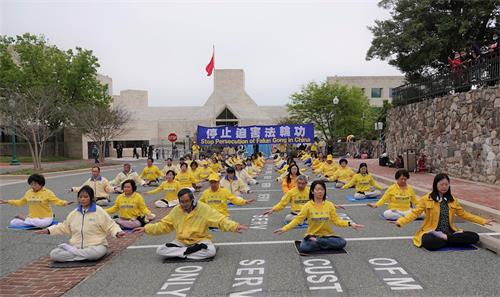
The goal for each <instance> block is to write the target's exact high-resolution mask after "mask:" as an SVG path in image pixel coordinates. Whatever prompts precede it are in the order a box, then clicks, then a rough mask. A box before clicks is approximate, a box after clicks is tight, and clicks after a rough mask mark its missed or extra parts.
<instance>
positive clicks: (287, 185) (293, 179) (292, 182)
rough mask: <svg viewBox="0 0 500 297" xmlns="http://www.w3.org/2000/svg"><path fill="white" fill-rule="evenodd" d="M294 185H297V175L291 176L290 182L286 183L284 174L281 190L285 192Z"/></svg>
mask: <svg viewBox="0 0 500 297" xmlns="http://www.w3.org/2000/svg"><path fill="white" fill-rule="evenodd" d="M295 186H297V177H296V176H291V177H290V183H288V179H287V176H286V175H285V177H284V178H283V182H282V183H281V190H283V193H284V194H286V193H287V192H288V191H290V190H291V189H293V188H295Z"/></svg>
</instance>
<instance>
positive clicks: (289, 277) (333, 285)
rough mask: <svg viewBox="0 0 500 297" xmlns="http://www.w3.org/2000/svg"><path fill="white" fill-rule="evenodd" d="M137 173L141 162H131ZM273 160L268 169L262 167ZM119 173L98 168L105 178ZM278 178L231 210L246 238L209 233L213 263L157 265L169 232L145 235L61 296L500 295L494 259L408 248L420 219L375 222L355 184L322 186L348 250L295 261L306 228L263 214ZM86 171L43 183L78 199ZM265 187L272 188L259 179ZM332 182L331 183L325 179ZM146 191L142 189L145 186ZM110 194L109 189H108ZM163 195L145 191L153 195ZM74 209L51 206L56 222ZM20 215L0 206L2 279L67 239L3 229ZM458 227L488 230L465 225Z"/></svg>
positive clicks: (267, 175)
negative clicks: (343, 222) (340, 218)
mask: <svg viewBox="0 0 500 297" xmlns="http://www.w3.org/2000/svg"><path fill="white" fill-rule="evenodd" d="M137 166H138V167H137V168H136V170H140V169H142V166H143V164H137ZM267 166H270V165H267ZM117 172H118V170H110V171H105V172H103V175H104V176H105V177H108V178H112V177H114V175H115V174H116V173H117ZM275 176H276V174H275V173H274V171H272V170H267V169H265V170H264V171H263V174H262V175H261V176H260V177H259V180H260V184H258V185H255V186H253V187H252V189H253V190H255V191H254V193H252V194H250V195H249V196H251V197H255V198H257V199H258V200H259V201H257V202H255V203H253V204H251V205H248V206H244V207H233V208H230V213H231V218H232V219H234V220H236V221H239V222H241V223H245V224H249V225H250V226H251V229H250V230H249V231H247V232H245V233H244V234H236V233H221V232H214V233H213V235H214V241H215V243H216V246H217V256H216V258H215V259H214V260H213V261H211V262H189V263H169V264H164V263H162V260H161V258H160V257H159V256H157V255H156V253H155V247H156V246H158V245H161V244H164V243H165V242H166V241H169V240H171V239H173V238H174V234H169V235H164V236H142V237H141V238H140V239H139V240H138V241H136V242H135V244H134V245H133V246H131V247H129V248H128V249H126V250H124V251H123V252H122V253H121V254H119V255H116V256H114V257H113V259H112V260H111V261H109V262H108V264H106V265H105V266H104V267H103V268H102V269H100V270H99V271H97V272H96V273H95V274H94V275H92V276H90V277H89V278H87V279H86V280H85V281H83V282H81V283H80V284H79V285H77V286H76V287H74V288H73V289H72V290H70V291H68V292H67V293H66V295H67V296H151V295H160V296H161V295H164V296H229V295H232V296H400V295H404V296H500V274H498V268H499V267H500V265H499V264H500V261H499V259H500V258H499V257H498V256H496V255H495V254H494V253H492V252H490V251H487V250H483V249H479V250H476V251H454V252H429V251H426V250H424V249H419V248H416V247H414V246H413V244H412V242H411V236H413V234H414V232H415V231H416V230H417V228H418V226H419V224H420V223H421V222H420V221H415V222H413V223H411V224H410V225H408V226H406V227H405V228H396V227H395V226H393V225H391V224H389V223H387V222H386V221H384V220H382V219H380V218H379V214H380V213H382V212H383V211H384V209H383V208H379V209H371V208H369V207H367V206H365V205H364V203H352V202H348V201H347V200H345V198H344V197H345V195H346V194H349V193H351V194H352V192H353V190H346V191H340V190H333V189H329V190H328V196H329V199H330V200H332V201H334V202H335V203H336V204H341V205H345V208H346V210H339V212H342V213H345V214H346V215H347V216H348V217H349V218H351V219H352V220H353V221H355V222H356V223H359V224H363V225H365V228H364V229H362V230H360V231H355V230H352V229H351V228H338V227H334V231H335V232H336V233H337V234H338V235H339V236H342V237H344V238H346V239H347V247H346V250H347V252H348V253H347V254H336V255H321V256H314V257H301V256H299V255H298V254H297V252H296V250H295V247H294V245H293V243H292V242H293V240H299V239H300V238H302V237H303V234H304V232H305V229H294V230H292V231H290V232H288V233H285V234H283V235H274V234H272V231H273V230H274V229H277V228H279V227H280V226H282V225H283V218H284V216H285V215H286V214H287V212H288V211H289V210H288V209H285V210H283V211H281V212H278V213H274V214H272V215H271V216H269V217H263V216H262V213H263V212H264V211H265V210H266V209H268V208H269V207H271V206H272V205H274V204H275V203H276V202H277V201H278V200H279V198H280V197H281V191H280V190H279V189H280V187H279V185H278V184H277V183H276V182H275V181H274V179H275ZM87 177H88V174H74V175H69V176H65V177H59V178H51V179H48V180H47V187H48V188H49V189H51V190H53V191H54V192H55V193H56V194H57V195H59V197H61V198H64V199H68V200H69V199H75V196H74V194H67V193H64V189H66V188H68V187H69V186H71V185H79V184H81V183H82V182H83V181H84V180H85V179H86V178H87ZM267 183H269V186H267V185H266V184H267ZM329 187H330V188H331V187H332V185H329ZM26 189H27V186H26V184H24V183H22V184H13V185H8V186H3V187H0V191H1V195H0V197H1V198H2V199H6V198H11V197H20V196H21V195H22V193H24V191H25V190H26ZM146 190H149V189H140V191H141V192H144V191H146ZM114 196H115V195H114ZM158 197H161V194H156V195H151V196H145V198H146V199H148V200H149V199H155V198H158ZM71 209H72V207H54V210H55V213H56V216H57V218H58V219H59V220H61V219H63V218H64V217H65V215H66V214H67V213H68V212H69V211H70V210H71ZM23 211H25V210H24V209H22V208H15V207H11V206H5V205H3V206H1V207H0V223H1V225H2V226H4V227H2V228H0V236H1V238H2V240H1V241H0V249H1V255H0V259H1V261H2V263H1V264H2V265H1V275H2V276H5V275H6V274H8V273H10V272H12V271H15V270H17V269H19V268H21V267H23V266H24V265H26V264H29V263H30V262H31V261H33V260H35V259H37V258H39V257H41V256H45V255H47V254H48V252H49V251H50V250H51V249H53V248H54V247H55V246H56V245H57V244H59V243H61V242H65V241H67V238H65V237H58V236H42V235H39V236H36V235H34V234H32V233H31V232H25V231H12V230H7V229H6V228H5V226H7V224H8V222H9V220H10V219H11V218H12V217H13V216H14V215H15V214H17V213H22V212H23ZM458 225H459V226H460V227H462V228H464V229H466V230H471V231H476V232H481V233H482V232H484V233H486V232H487V233H489V232H492V231H490V230H488V229H485V228H483V227H481V226H478V225H474V224H471V223H467V222H464V223H459V224H458Z"/></svg>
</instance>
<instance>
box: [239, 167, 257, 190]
mask: <svg viewBox="0 0 500 297" xmlns="http://www.w3.org/2000/svg"><path fill="white" fill-rule="evenodd" d="M236 177H237V178H238V179H240V180H241V181H242V182H243V183H244V184H246V185H248V184H249V183H250V182H252V181H253V182H254V183H255V182H256V181H255V180H254V179H253V178H252V177H251V176H250V174H248V172H247V171H246V170H245V169H241V170H240V171H238V170H236ZM247 190H249V188H248V187H247Z"/></svg>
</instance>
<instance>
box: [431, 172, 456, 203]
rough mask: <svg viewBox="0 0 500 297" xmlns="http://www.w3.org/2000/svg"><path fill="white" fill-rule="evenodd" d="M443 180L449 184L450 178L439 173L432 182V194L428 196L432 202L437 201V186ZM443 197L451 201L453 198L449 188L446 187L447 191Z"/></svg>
mask: <svg viewBox="0 0 500 297" xmlns="http://www.w3.org/2000/svg"><path fill="white" fill-rule="evenodd" d="M443 179H446V180H447V181H448V183H449V182H450V177H449V176H448V174H446V173H439V174H437V175H436V176H435V177H434V181H433V182H432V192H431V194H430V196H431V198H432V200H434V201H438V199H439V191H438V187H437V184H438V183H439V182H440V181H442V180H443ZM443 197H444V198H446V200H447V201H453V196H452V195H451V186H449V187H448V191H446V193H444V195H443Z"/></svg>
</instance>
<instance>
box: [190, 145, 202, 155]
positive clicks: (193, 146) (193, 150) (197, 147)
mask: <svg viewBox="0 0 500 297" xmlns="http://www.w3.org/2000/svg"><path fill="white" fill-rule="evenodd" d="M191 151H192V152H193V154H196V153H198V152H200V146H199V145H197V144H193V145H192V146H191Z"/></svg>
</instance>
